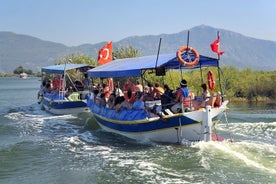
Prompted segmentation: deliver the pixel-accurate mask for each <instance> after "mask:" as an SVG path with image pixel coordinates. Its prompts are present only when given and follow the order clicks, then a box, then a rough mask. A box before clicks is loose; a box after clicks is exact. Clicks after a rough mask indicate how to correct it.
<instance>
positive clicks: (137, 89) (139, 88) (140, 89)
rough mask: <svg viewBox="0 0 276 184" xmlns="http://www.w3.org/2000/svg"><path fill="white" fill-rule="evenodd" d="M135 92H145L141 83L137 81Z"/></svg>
mask: <svg viewBox="0 0 276 184" xmlns="http://www.w3.org/2000/svg"><path fill="white" fill-rule="evenodd" d="M135 90H136V91H137V92H143V86H142V85H141V84H140V82H139V81H136V85H135Z"/></svg>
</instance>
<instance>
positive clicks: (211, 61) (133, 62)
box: [87, 53, 218, 78]
mask: <svg viewBox="0 0 276 184" xmlns="http://www.w3.org/2000/svg"><path fill="white" fill-rule="evenodd" d="M182 57H184V59H185V56H183V54H182ZM156 59H157V56H156V55H152V56H144V57H136V58H125V59H118V60H114V61H112V62H109V63H107V64H104V65H101V66H98V67H96V68H93V69H91V70H88V71H87V73H88V75H89V76H91V77H102V78H105V77H130V76H141V71H142V70H146V69H154V68H156ZM191 59H194V56H193V55H192V56H191ZM185 60H186V59H185ZM217 65H218V59H215V58H210V57H206V56H202V55H200V59H199V62H198V64H197V65H195V66H194V67H186V66H184V65H181V64H180V63H179V61H178V59H177V57H176V54H175V53H172V54H163V55H159V57H158V61H157V67H160V66H164V67H165V68H166V69H179V68H180V67H181V68H198V67H202V66H217Z"/></svg>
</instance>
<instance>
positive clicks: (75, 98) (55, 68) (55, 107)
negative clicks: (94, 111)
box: [38, 64, 93, 115]
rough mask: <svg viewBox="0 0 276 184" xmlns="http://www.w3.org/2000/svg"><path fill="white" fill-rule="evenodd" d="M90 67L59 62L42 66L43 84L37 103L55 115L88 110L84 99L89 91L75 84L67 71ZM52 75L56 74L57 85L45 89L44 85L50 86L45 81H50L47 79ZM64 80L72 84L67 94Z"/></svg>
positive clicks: (82, 69)
mask: <svg viewBox="0 0 276 184" xmlns="http://www.w3.org/2000/svg"><path fill="white" fill-rule="evenodd" d="M91 68H93V67H91V66H89V65H87V64H60V65H52V66H47V67H43V68H42V69H41V73H42V81H43V82H42V83H44V84H41V89H40V91H39V96H38V103H39V104H41V106H42V109H45V110H46V111H48V112H50V113H52V114H55V115H65V114H78V113H83V112H90V109H89V108H88V107H87V100H86V96H87V95H89V93H90V92H89V90H83V89H80V88H78V87H77V86H75V84H74V82H72V80H71V79H70V77H69V75H68V73H67V72H68V71H76V70H79V71H80V72H86V71H87V70H89V69H91ZM53 76H58V79H59V84H58V85H59V87H58V89H56V90H55V91H47V90H45V88H46V85H49V86H50V84H47V82H49V81H51V80H49V79H52V78H53ZM46 80H48V81H46ZM63 81H64V82H63ZM66 81H67V84H68V83H69V82H71V83H70V86H72V88H71V90H72V93H71V94H70V95H69V94H68V89H66V88H65V87H66ZM68 81H69V82H68ZM67 86H68V85H67ZM73 91H74V92H73Z"/></svg>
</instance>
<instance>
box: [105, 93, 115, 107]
mask: <svg viewBox="0 0 276 184" xmlns="http://www.w3.org/2000/svg"><path fill="white" fill-rule="evenodd" d="M115 99H116V97H115V94H114V93H111V95H110V96H109V98H108V100H107V107H108V108H110V109H114V108H115Z"/></svg>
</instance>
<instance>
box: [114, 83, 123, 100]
mask: <svg viewBox="0 0 276 184" xmlns="http://www.w3.org/2000/svg"><path fill="white" fill-rule="evenodd" d="M114 91H115V96H116V97H118V96H124V93H123V91H122V90H121V89H120V88H119V85H118V84H116V85H115V90H114Z"/></svg>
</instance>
